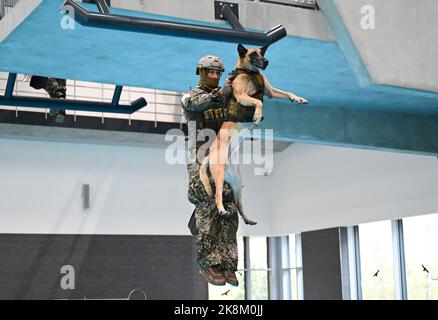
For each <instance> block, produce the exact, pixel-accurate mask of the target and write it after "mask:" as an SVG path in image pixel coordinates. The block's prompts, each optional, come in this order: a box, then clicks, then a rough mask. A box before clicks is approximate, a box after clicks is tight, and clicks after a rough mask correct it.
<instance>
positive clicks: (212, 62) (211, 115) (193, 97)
mask: <svg viewBox="0 0 438 320" xmlns="http://www.w3.org/2000/svg"><path fill="white" fill-rule="evenodd" d="M223 71H224V64H223V62H222V61H221V60H220V59H219V58H217V57H215V56H204V57H202V58H201V59H200V60H199V63H198V65H197V68H196V74H198V75H199V76H200V81H199V83H198V85H197V87H196V88H194V89H192V90H190V91H189V92H187V93H186V94H185V95H184V96H183V97H182V99H181V103H182V107H183V109H184V115H185V117H186V119H187V121H195V123H196V129H197V131H196V135H197V134H198V132H199V131H200V130H202V129H211V130H213V131H214V132H215V133H216V134H217V133H218V132H219V130H220V128H221V126H222V123H223V122H224V121H225V119H226V116H227V109H226V108H225V104H224V103H225V98H226V93H224V90H223V89H221V88H220V87H219V80H220V77H221V74H222V72H223ZM228 90H230V88H228ZM225 91H226V90H225ZM190 141H191V142H193V143H190ZM208 142H209V143H212V142H213V141H208ZM204 143H205V142H198V141H197V140H196V136H191V137H189V159H188V160H189V161H188V165H187V170H188V175H189V190H188V199H189V201H190V202H191V203H193V204H194V205H195V210H194V217H195V221H196V228H197V231H198V233H197V235H196V246H197V256H198V257H197V260H198V264H199V266H200V267H201V270H200V271H199V273H200V274H201V275H202V276H203V277H204V278H205V279H206V280H207V281H208V282H209V283H211V284H214V285H225V283H229V284H231V285H233V286H238V285H239V282H238V280H237V278H236V275H235V272H236V271H237V261H238V255H237V254H238V253H237V239H236V233H237V228H238V223H239V219H238V209H237V206H236V204H235V201H234V194H233V191H232V189H231V187H230V186H229V185H228V184H226V183H225V184H224V188H223V189H224V191H223V199H224V206H225V208H226V209H227V211H228V212H230V213H231V215H230V216H225V217H224V216H220V215H219V211H218V209H217V207H216V204H215V202H214V200H213V199H212V198H211V197H210V196H209V195H208V194H207V192H206V191H205V188H204V185H203V184H202V182H201V180H200V177H199V169H200V163H201V161H202V159H198V157H197V152H198V150H199V147H200V146H201V145H202V144H204ZM210 181H211V185H212V186H213V188H214V182H213V179H211V177H210ZM213 192H214V191H213ZM213 194H214V193H213Z"/></svg>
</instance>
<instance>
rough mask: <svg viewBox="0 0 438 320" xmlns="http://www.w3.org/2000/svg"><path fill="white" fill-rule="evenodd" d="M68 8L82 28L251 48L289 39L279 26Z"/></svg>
mask: <svg viewBox="0 0 438 320" xmlns="http://www.w3.org/2000/svg"><path fill="white" fill-rule="evenodd" d="M64 6H71V7H72V8H73V9H74V19H75V21H76V22H78V23H79V24H81V25H84V26H89V27H97V28H105V29H115V30H126V31H133V32H143V33H152V34H160V35H170V36H177V37H184V38H193V39H204V40H214V41H222V42H231V43H243V44H250V45H260V46H265V45H270V44H272V43H274V42H276V41H278V40H280V39H282V38H284V37H285V36H286V35H287V32H286V29H285V28H284V27H283V26H281V25H279V26H276V27H274V28H272V29H270V30H268V31H266V32H264V33H262V32H250V31H246V30H238V29H236V30H234V29H226V28H219V27H212V26H205V25H198V24H192V23H182V22H171V21H165V20H155V19H148V18H139V17H132V16H124V15H117V14H103V13H94V12H89V11H88V10H86V9H84V8H83V7H82V6H81V5H80V4H79V3H78V2H76V1H74V0H66V1H65V3H64V5H63V7H64Z"/></svg>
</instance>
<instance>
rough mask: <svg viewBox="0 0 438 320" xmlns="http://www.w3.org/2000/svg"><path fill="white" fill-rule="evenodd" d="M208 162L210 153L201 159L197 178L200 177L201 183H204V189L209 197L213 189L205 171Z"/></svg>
mask: <svg viewBox="0 0 438 320" xmlns="http://www.w3.org/2000/svg"><path fill="white" fill-rule="evenodd" d="M209 162H210V155H207V156H206V157H205V158H204V160H202V163H201V168H200V169H199V178H200V179H201V182H202V184H203V185H204V189H205V191H206V192H207V193H208V195H209V196H210V197H212V196H213V190H212V188H211V184H210V178H209V177H208V173H207V166H208V164H209Z"/></svg>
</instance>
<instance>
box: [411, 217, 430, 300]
mask: <svg viewBox="0 0 438 320" xmlns="http://www.w3.org/2000/svg"><path fill="white" fill-rule="evenodd" d="M403 234H404V240H405V258H406V281H407V287H408V299H421V300H437V299H438V214H433V215H426V216H417V217H411V218H405V219H403Z"/></svg>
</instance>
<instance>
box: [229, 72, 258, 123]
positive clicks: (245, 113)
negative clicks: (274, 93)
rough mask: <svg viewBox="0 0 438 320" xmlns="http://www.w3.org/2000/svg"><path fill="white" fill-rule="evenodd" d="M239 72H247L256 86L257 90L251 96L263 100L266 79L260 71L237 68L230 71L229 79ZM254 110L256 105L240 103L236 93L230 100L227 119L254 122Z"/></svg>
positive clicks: (231, 79)
mask: <svg viewBox="0 0 438 320" xmlns="http://www.w3.org/2000/svg"><path fill="white" fill-rule="evenodd" d="M239 74H246V75H247V76H248V77H249V78H250V79H251V81H252V82H253V83H254V84H255V86H256V92H255V93H254V94H252V95H250V97H251V98H254V99H257V100H260V101H262V102H263V95H264V92H265V81H264V79H263V76H262V75H261V74H260V72H258V71H251V70H247V69H242V68H236V69H235V70H233V71H232V72H231V73H230V76H229V78H228V81H229V82H232V81H233V80H234V79H236V77H237V76H238V75H239ZM254 112H255V106H244V105H242V104H240V103H238V102H237V100H236V97H234V94H232V95H231V99H230V100H229V102H228V117H227V119H226V121H232V122H253V118H254Z"/></svg>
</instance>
